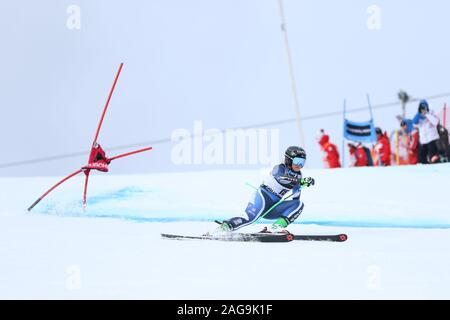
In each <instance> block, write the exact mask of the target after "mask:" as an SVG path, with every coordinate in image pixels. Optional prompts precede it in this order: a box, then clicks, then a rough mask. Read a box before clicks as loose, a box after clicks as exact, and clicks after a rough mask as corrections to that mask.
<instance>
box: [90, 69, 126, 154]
mask: <svg viewBox="0 0 450 320" xmlns="http://www.w3.org/2000/svg"><path fill="white" fill-rule="evenodd" d="M122 67H123V62H122V63H120V66H119V70H117V74H116V78H115V79H114V82H113V85H112V87H111V90H110V91H109V95H108V99H107V100H106V104H105V107H104V108H103V113H102V116H101V118H100V122H99V123H98V127H97V131H96V132H95V137H94V141H93V142H92V146H94V145H95V143H96V142H97V139H98V135H99V133H100V129H101V127H102V123H103V119H104V118H105V114H106V110H107V109H108V105H109V101H110V100H111V97H112V94H113V92H114V89H115V87H116V83H117V80H118V79H119V75H120V71H122Z"/></svg>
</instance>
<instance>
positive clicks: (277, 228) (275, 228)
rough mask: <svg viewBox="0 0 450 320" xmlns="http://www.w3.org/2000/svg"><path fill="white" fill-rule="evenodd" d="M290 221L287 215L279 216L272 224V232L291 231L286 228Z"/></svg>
mask: <svg viewBox="0 0 450 320" xmlns="http://www.w3.org/2000/svg"><path fill="white" fill-rule="evenodd" d="M288 224H289V222H288V221H287V219H286V218H285V217H279V218H278V219H277V220H276V221H275V222H274V223H273V224H272V225H271V226H270V232H273V233H289V231H287V230H286V229H285V228H286V227H287V226H288Z"/></svg>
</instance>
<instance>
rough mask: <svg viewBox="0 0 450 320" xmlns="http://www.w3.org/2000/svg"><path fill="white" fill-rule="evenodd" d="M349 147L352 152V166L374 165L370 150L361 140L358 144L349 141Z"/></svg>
mask: <svg viewBox="0 0 450 320" xmlns="http://www.w3.org/2000/svg"><path fill="white" fill-rule="evenodd" d="M347 146H348V149H349V152H350V159H352V160H351V166H353V167H367V166H371V165H373V162H372V157H371V156H370V151H369V150H368V149H367V148H366V147H364V146H363V145H362V143H361V142H359V143H358V144H357V145H354V144H353V143H349V144H348V145H347ZM366 149H367V150H366Z"/></svg>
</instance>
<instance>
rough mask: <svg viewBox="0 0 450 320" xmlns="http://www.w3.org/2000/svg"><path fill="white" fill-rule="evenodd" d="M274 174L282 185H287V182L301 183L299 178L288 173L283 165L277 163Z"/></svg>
mask: <svg viewBox="0 0 450 320" xmlns="http://www.w3.org/2000/svg"><path fill="white" fill-rule="evenodd" d="M272 176H273V177H274V179H275V180H277V181H278V183H280V184H281V185H286V184H291V183H299V179H298V178H294V177H291V176H288V175H286V170H285V168H284V167H283V166H282V165H277V166H275V167H274V168H273V170H272Z"/></svg>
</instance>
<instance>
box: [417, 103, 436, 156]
mask: <svg viewBox="0 0 450 320" xmlns="http://www.w3.org/2000/svg"><path fill="white" fill-rule="evenodd" d="M438 123H439V118H438V117H437V116H436V115H435V113H434V112H433V110H430V107H429V105H428V102H427V101H426V100H421V101H420V103H419V110H418V112H417V114H416V116H415V117H414V119H413V124H414V125H415V126H416V127H417V128H418V129H419V162H420V163H423V164H425V163H436V162H439V150H438V145H437V142H438V141H439V133H438V130H437V125H438Z"/></svg>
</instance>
